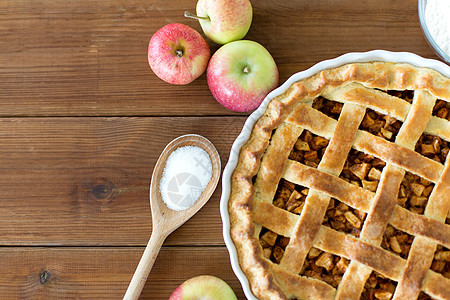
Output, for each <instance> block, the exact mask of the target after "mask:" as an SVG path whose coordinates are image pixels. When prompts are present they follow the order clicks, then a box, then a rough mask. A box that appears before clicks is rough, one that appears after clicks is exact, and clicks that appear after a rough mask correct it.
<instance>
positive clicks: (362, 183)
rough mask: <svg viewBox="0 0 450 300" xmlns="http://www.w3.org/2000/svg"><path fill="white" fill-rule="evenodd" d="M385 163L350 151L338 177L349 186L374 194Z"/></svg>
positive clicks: (355, 151) (358, 152) (352, 150)
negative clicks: (348, 183)
mask: <svg viewBox="0 0 450 300" xmlns="http://www.w3.org/2000/svg"><path fill="white" fill-rule="evenodd" d="M384 166H386V163H385V162H384V161H382V160H381V159H379V158H377V157H374V156H372V155H370V154H366V153H363V152H360V151H357V150H355V149H351V150H350V153H349V155H348V157H347V161H346V162H345V165H344V168H343V169H342V172H341V175H340V177H341V178H342V179H344V180H345V181H347V182H350V183H351V184H354V185H357V186H359V187H362V188H364V189H367V190H369V191H372V192H375V191H376V190H377V188H378V183H379V182H380V178H381V172H382V171H383V168H384Z"/></svg>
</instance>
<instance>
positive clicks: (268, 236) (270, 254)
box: [259, 227, 289, 264]
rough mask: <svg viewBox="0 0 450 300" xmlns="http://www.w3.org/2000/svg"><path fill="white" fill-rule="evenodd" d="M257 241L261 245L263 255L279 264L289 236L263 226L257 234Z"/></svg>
mask: <svg viewBox="0 0 450 300" xmlns="http://www.w3.org/2000/svg"><path fill="white" fill-rule="evenodd" d="M259 243H260V245H261V247H262V250H263V255H264V257H265V258H267V259H270V260H271V261H272V262H274V263H276V264H279V263H280V261H281V258H282V257H283V254H284V250H285V249H286V246H287V245H288V243H289V238H288V237H284V236H282V235H278V234H276V233H275V232H273V231H271V230H269V229H267V228H264V227H263V228H262V229H261V233H260V234H259Z"/></svg>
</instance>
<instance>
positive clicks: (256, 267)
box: [229, 62, 450, 299]
mask: <svg viewBox="0 0 450 300" xmlns="http://www.w3.org/2000/svg"><path fill="white" fill-rule="evenodd" d="M404 90H412V91H414V96H413V99H412V101H411V103H408V102H407V101H405V100H403V99H400V98H398V97H396V96H393V95H392V94H388V93H387V92H386V91H404ZM318 97H323V98H325V99H329V100H332V101H336V102H338V103H342V104H343V105H342V109H341V111H340V112H339V116H338V119H337V118H332V117H330V116H328V115H327V114H325V113H323V112H321V111H319V110H317V109H315V108H313V106H314V103H315V102H314V101H316V99H318ZM437 99H440V100H439V101H440V102H444V101H445V103H448V102H450V79H449V78H446V77H444V76H443V75H441V74H440V73H438V72H436V71H433V70H430V69H425V68H417V67H414V66H412V65H409V64H398V63H389V62H371V63H355V64H348V65H344V66H341V67H338V68H334V69H329V70H324V71H321V72H319V73H318V74H316V75H314V76H312V77H310V78H307V79H303V80H300V81H298V82H296V83H294V84H293V85H292V86H291V87H289V88H288V89H287V90H286V91H285V93H284V94H282V95H280V96H278V97H276V98H275V99H273V100H272V101H271V102H270V103H269V105H268V107H267V109H266V111H265V113H264V115H263V116H262V117H261V118H260V119H259V120H258V121H257V123H256V125H255V126H254V128H253V131H252V133H251V136H250V138H249V140H248V142H247V143H246V144H245V145H244V146H243V147H242V149H241V152H240V154H239V162H238V165H237V167H236V169H235V171H234V173H233V176H232V181H231V197H230V201H229V213H230V222H231V236H232V239H233V241H234V244H235V246H236V248H237V252H238V257H239V262H240V265H241V267H242V269H243V271H244V273H245V274H246V276H247V277H248V279H249V282H250V285H251V289H252V291H253V293H254V294H255V295H256V296H257V297H259V298H261V299H359V298H360V297H361V295H362V293H363V292H364V291H365V290H366V287H367V286H368V285H367V280H368V278H369V277H370V276H371V273H372V272H373V271H374V272H377V274H379V276H381V277H383V278H386V279H389V280H391V281H393V282H395V291H390V292H387V295H386V293H385V294H383V293H382V292H378V294H376V293H375V295H374V294H373V293H372V294H371V297H373V298H374V299H389V298H391V297H392V299H416V298H417V297H418V296H419V294H420V295H422V296H423V295H425V296H428V295H429V296H431V297H434V298H439V299H449V298H450V279H449V278H447V277H446V276H447V275H448V274H447V275H446V276H444V275H442V274H440V273H438V272H435V271H433V270H432V269H431V265H432V262H433V260H434V259H435V253H436V248H437V247H439V249H442V248H443V249H445V248H447V249H449V248H450V225H449V224H448V212H449V206H450V196H449V195H450V171H449V168H450V162H449V161H450V159H448V158H447V159H445V158H444V160H443V161H442V162H439V161H438V159H430V158H428V157H426V156H423V155H422V154H421V153H418V152H416V151H415V146H416V143H417V142H418V140H419V139H421V136H422V134H428V135H431V136H435V137H439V139H441V140H442V141H443V142H445V143H448V142H450V122H449V121H448V119H447V118H441V117H438V116H435V115H433V108H434V107H435V105H436V101H437ZM369 109H370V110H372V111H374V112H376V113H378V114H382V115H385V116H386V118H387V119H389V118H394V119H395V120H398V121H399V122H401V123H402V124H401V127H400V128H399V130H398V133H396V136H395V137H392V136H391V134H388V135H387V136H386V137H387V138H384V137H383V136H376V135H374V134H372V133H370V132H367V131H364V130H361V123H362V122H365V121H364V120H365V114H366V112H367V111H368V110H369ZM399 124H400V123H399ZM306 131H309V132H311V133H312V134H314V135H315V136H318V137H320V138H319V139H322V138H324V139H326V140H328V141H329V142H328V145H327V147H326V149H325V150H324V151H322V153H321V154H322V157H321V159H320V162H319V163H318V164H316V165H306V164H303V163H301V162H298V161H294V160H292V159H289V155H290V153H291V152H292V149H293V148H294V147H295V146H296V143H297V141H298V139H299V136H301V135H302V133H304V132H306ZM383 134H384V132H383ZM351 151H359V152H360V153H362V154H364V155H370V156H372V157H375V158H376V159H379V160H382V161H384V162H385V166H384V168H383V169H382V171H377V170H374V173H377V174H375V175H376V176H377V179H378V182H377V186H375V188H373V186H372V189H370V188H367V187H366V186H363V187H361V186H358V185H357V184H356V185H355V184H352V182H349V180H344V179H343V178H342V176H341V177H340V174H341V173H342V172H343V169H344V168H346V167H345V166H346V159H347V157H348V155H349V152H351ZM446 151H447V152H448V150H446ZM419 152H420V151H419ZM361 165H363V164H361ZM355 174H356V172H355ZM405 174H409V175H408V176H415V178H420V180H421V181H424V182H428V183H431V184H434V188H433V190H432V192H431V194H430V193H428V194H429V195H428V198H425V199H427V201H426V203H425V208H424V212H423V214H420V213H417V212H414V211H410V210H408V209H407V208H405V207H402V206H401V205H400V204H399V202H398V201H399V200H398V199H399V197H400V194H401V193H402V191H400V190H401V189H402V186H401V184H402V182H403V180H404V176H405ZM375 175H374V176H375ZM364 176H365V175H364ZM280 180H283V181H287V182H288V183H292V185H297V186H302V187H305V188H306V191H307V196H306V199H305V200H304V202H303V203H302V207H301V211H300V212H298V213H294V212H291V211H288V210H285V209H282V208H280V207H277V206H276V205H274V198H275V197H276V194H277V193H278V192H277V188H278V187H279V183H280ZM363 182H366V183H367V182H369V181H366V180H363ZM369 183H370V182H369ZM411 186H412V185H411ZM415 186H416V187H417V186H419V192H418V195H420V193H421V192H422V190H424V188H423V185H420V184H416V185H415ZM421 187H422V188H421ZM414 192H417V188H416V189H415V190H414ZM295 193H297V195H298V197H300V196H302V195H301V192H298V191H295ZM412 197H415V198H414V200H415V201H416V202H417V201H420V199H424V197H419V196H412ZM291 198H292V195H291ZM331 199H337V200H339V201H340V202H341V203H344V204H345V206H346V207H348V208H349V209H354V210H358V211H360V212H362V214H363V215H364V216H365V219H364V221H363V224H361V225H360V224H358V225H360V226H361V227H360V230H359V231H358V235H356V236H355V235H351V234H348V233H346V232H340V231H338V230H335V229H333V228H332V227H329V226H325V225H322V223H323V219H324V218H325V215H328V213H327V207H329V205H330V201H333V200H331ZM422 202H423V201H422ZM347 216H350V214H348V215H347V214H346V215H345V217H347ZM350 217H352V216H350ZM352 218H353V217H352ZM446 220H447V221H446ZM350 221H351V220H350ZM355 221H356V220H355ZM358 225H356V226H358ZM388 226H389V227H390V226H392V227H394V228H395V230H400V231H402V232H404V233H405V236H406V235H409V236H412V238H413V241H412V244H411V245H409V246H407V247H408V250H409V254H408V255H407V257H401V256H400V255H398V254H396V253H393V251H388V250H387V249H385V248H383V247H382V243H383V235H385V231H386V228H387V227H388ZM262 230H264V231H270V232H271V233H273V234H274V236H275V238H276V236H277V235H278V236H279V237H282V238H283V239H284V241H286V240H288V242H287V243H285V244H286V245H284V247H285V248H284V249H282V250H283V251H282V252H281V255H278V258H279V261H276V259H275V261H274V259H271V258H270V257H273V256H274V255H275V254H274V253H273V252H272V254H270V250H269V252H268V253H269V254H268V255H269V256H268V255H265V249H263V248H264V247H263V246H262V242H261V240H260V236H261V234H262ZM392 230H394V229H392ZM275 238H274V239H275ZM274 239H273V240H274ZM391 243H393V245H391V247H393V249H394V250H395V249H396V248H399V247H396V245H397V246H398V244H396V240H395V241H392V238H391ZM263 244H264V243H263ZM269 244H270V242H269ZM272 244H273V243H272ZM278 248H279V247H278ZM311 249H315V250H317V249H318V250H320V251H321V252H323V253H328V254H326V255H325V256H324V258H323V259H322V261H323V260H325V265H324V264H323V262H322V265H320V264H319V262H317V261H316V262H315V263H314V264H317V265H320V267H324V268H325V269H326V259H329V257H341V258H343V259H345V261H347V264H346V266H345V269H344V272H343V274H342V278H341V279H340V282H338V283H337V286H335V287H334V286H333V285H330V284H329V283H327V282H325V281H323V280H320V278H312V277H308V276H305V275H304V274H302V270H304V268H305V264H306V261H307V258H308V257H310V252H311ZM318 250H317V251H318ZM399 250H400V251H401V248H400V249H399ZM280 251H281V250H280ZM394 252H395V251H394ZM442 253H444V254H442V255H440V256H445V255H446V259H448V254H449V252H448V251H447V252H446V251H444V252H442ZM341 260H342V259H341ZM335 261H336V260H335ZM308 264H309V263H308ZM444 264H445V262H444ZM314 267H316V268H317V266H314ZM446 268H448V266H447V267H446ZM319 269H321V268H319ZM325 269H321V270H325ZM309 274H312V273H309ZM319 277H320V276H319ZM391 286H392V285H391ZM366 296H367V295H366ZM425 298H426V297H425Z"/></svg>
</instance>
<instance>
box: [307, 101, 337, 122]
mask: <svg viewBox="0 0 450 300" xmlns="http://www.w3.org/2000/svg"><path fill="white" fill-rule="evenodd" d="M343 106H344V104H342V103H340V102H336V101H332V100H328V99H325V98H323V97H317V98H316V99H314V101H313V104H312V108H315V109H317V110H319V111H321V112H322V113H324V114H325V115H327V116H329V117H330V118H333V119H335V120H337V119H339V115H340V114H341V111H342V107H343Z"/></svg>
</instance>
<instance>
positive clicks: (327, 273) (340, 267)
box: [300, 247, 350, 288]
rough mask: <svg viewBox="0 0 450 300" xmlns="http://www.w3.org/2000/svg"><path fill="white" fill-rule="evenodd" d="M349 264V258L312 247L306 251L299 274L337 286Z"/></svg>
mask: <svg viewBox="0 0 450 300" xmlns="http://www.w3.org/2000/svg"><path fill="white" fill-rule="evenodd" d="M349 264H350V260H348V259H346V258H344V257H340V256H338V255H334V254H331V253H328V252H324V251H322V250H319V249H317V248H314V247H313V248H311V249H310V250H309V252H308V255H307V257H306V260H305V262H304V263H303V268H302V270H301V271H300V275H303V276H307V277H311V278H315V279H318V280H322V281H325V282H326V283H328V284H329V285H331V286H333V287H335V288H337V287H338V285H339V283H340V282H341V280H342V276H343V275H344V273H345V271H346V270H347V267H348V265H349Z"/></svg>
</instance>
